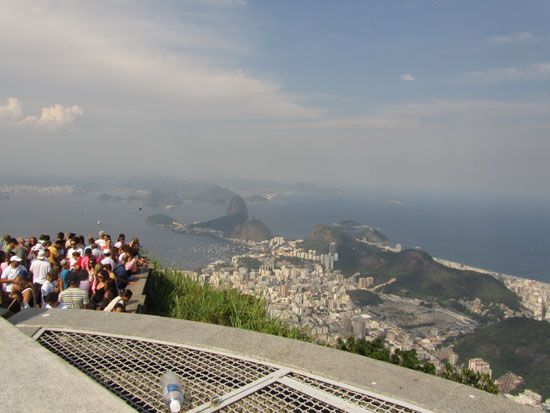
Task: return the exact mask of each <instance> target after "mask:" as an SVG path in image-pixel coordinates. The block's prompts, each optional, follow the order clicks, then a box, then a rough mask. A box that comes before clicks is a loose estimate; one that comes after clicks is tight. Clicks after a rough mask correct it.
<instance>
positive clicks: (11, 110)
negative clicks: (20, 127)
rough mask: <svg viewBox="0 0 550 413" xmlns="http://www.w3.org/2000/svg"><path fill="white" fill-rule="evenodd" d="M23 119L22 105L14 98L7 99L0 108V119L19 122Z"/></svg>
mask: <svg viewBox="0 0 550 413" xmlns="http://www.w3.org/2000/svg"><path fill="white" fill-rule="evenodd" d="M22 117H23V105H22V104H21V101H20V100H19V99H16V98H9V99H8V101H7V102H6V104H5V105H1V106H0V119H7V120H19V119H21V118H22Z"/></svg>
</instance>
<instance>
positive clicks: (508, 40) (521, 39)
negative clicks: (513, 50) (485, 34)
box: [489, 32, 537, 45]
mask: <svg viewBox="0 0 550 413" xmlns="http://www.w3.org/2000/svg"><path fill="white" fill-rule="evenodd" d="M536 39H537V36H535V35H534V34H532V33H529V32H522V33H512V34H509V35H502V36H494V37H491V38H489V41H490V42H491V43H495V44H499V45H507V44H515V43H525V42H529V41H532V40H536Z"/></svg>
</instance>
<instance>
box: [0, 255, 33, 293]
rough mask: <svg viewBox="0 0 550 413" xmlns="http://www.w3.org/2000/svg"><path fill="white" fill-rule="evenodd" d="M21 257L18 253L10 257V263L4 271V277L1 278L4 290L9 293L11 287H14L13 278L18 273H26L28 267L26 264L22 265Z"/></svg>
mask: <svg viewBox="0 0 550 413" xmlns="http://www.w3.org/2000/svg"><path fill="white" fill-rule="evenodd" d="M21 261H22V260H21V258H19V257H18V256H17V255H13V256H12V257H11V258H10V265H8V266H7V267H6V269H5V270H4V271H2V277H1V279H0V282H1V283H2V284H3V285H4V291H6V292H7V293H11V289H12V287H13V280H14V279H15V277H17V276H18V275H26V274H27V269H26V268H25V266H24V265H21Z"/></svg>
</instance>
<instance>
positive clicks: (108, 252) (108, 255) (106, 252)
mask: <svg viewBox="0 0 550 413" xmlns="http://www.w3.org/2000/svg"><path fill="white" fill-rule="evenodd" d="M103 256H104V257H105V258H103V259H102V260H101V265H105V264H110V265H111V270H112V269H113V268H115V266H116V263H115V260H113V259H112V258H111V250H109V249H107V248H105V249H104V250H103Z"/></svg>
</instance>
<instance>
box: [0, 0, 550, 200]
mask: <svg viewBox="0 0 550 413" xmlns="http://www.w3.org/2000/svg"><path fill="white" fill-rule="evenodd" d="M549 17H550V3H548V2H546V1H542V0H535V1H532V2H529V6H526V3H524V2H521V3H520V2H518V1H509V0H506V1H496V0H492V1H486V2H482V3H478V2H458V1H453V0H439V1H435V0H402V1H396V2H391V3H389V2H376V1H365V2H363V1H349V2H332V1H330V2H329V1H315V2H314V1H305V2H293V1H280V2H264V1H250V0H249V1H247V0H185V1H180V2H156V1H150V0H138V1H130V0H123V1H119V2H116V3H112V2H107V1H103V0H100V1H94V2H84V1H65V0H51V1H33V0H29V1H10V0H0V52H1V53H2V55H3V56H4V59H3V64H2V66H1V67H0V82H1V83H2V90H0V136H1V137H2V147H3V155H4V156H3V159H2V162H0V173H3V174H22V175H25V174H31V175H32V174H36V175H40V174H42V175H44V174H52V175H60V176H63V175H67V176H71V177H80V178H82V177H89V176H98V177H101V176H104V177H130V176H134V175H136V176H148V175H154V176H173V177H176V178H179V179H186V180H197V179H200V180H209V181H214V182H215V181H217V180H220V179H223V178H226V177H228V176H232V177H236V178H244V179H247V178H248V179H252V178H253V179H256V180H274V181H280V182H286V183H289V182H302V181H307V182H316V183H318V184H323V185H326V186H337V187H346V188H364V189H366V188H382V189H384V188H385V189H388V190H395V191H400V190H409V191H415V190H418V191H451V192H452V191H457V192H463V191H474V192H475V191H477V192H484V191H487V192H491V193H492V192H494V193H505V194H506V193H507V194H515V195H518V194H519V195H521V194H529V195H537V194H548V193H550V182H548V180H547V176H550V162H548V160H549V159H550V139H549V138H548V136H549V133H548V132H549V131H550V121H549V119H550V94H549V90H550V89H549V87H548V86H550V47H549V46H550V31H549V30H548V26H547V22H548V18H549Z"/></svg>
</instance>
